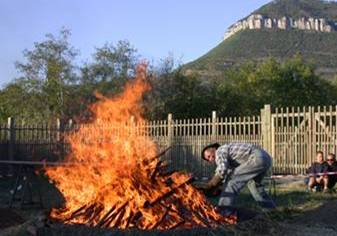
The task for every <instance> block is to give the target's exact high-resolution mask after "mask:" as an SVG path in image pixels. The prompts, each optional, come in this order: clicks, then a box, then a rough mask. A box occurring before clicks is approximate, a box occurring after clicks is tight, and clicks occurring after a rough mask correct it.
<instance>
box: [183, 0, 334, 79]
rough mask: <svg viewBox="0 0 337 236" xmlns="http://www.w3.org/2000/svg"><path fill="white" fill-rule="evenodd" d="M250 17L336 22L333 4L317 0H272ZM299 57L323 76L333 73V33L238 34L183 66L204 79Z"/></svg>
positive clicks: (305, 31)
mask: <svg viewBox="0 0 337 236" xmlns="http://www.w3.org/2000/svg"><path fill="white" fill-rule="evenodd" d="M254 14H263V15H264V16H268V17H270V18H281V17H283V16H289V17H292V18H294V19H297V18H299V17H304V16H305V17H309V16H311V17H318V18H321V17H322V18H325V19H329V20H336V21H337V3H336V2H329V3H327V2H323V1H320V0H278V1H273V2H271V3H269V4H267V5H265V6H263V7H261V8H260V9H258V10H256V11H255V12H254ZM295 54H301V55H302V56H303V58H304V59H305V60H307V61H308V62H311V63H314V64H315V65H316V66H317V72H318V73H319V74H321V75H323V76H325V77H332V75H336V74H337V32H330V33H323V32H317V31H309V30H297V29H290V30H280V29H276V28H273V29H261V30H244V31H240V32H238V33H236V34H234V35H233V36H231V37H230V38H228V39H226V40H225V41H222V42H221V43H220V44H219V45H217V46H216V47H215V48H213V49H211V50H210V51H209V52H208V53H206V54H205V55H203V56H201V57H200V58H198V59H197V60H195V61H193V62H190V63H188V64H186V65H184V67H183V70H184V71H185V72H186V73H197V74H199V75H202V76H203V77H205V78H212V77H218V76H222V73H223V71H224V70H225V69H226V68H227V67H229V66H232V65H234V64H240V63H243V62H246V61H251V60H255V61H261V60H264V59H266V58H270V57H273V58H276V59H278V60H286V59H287V58H290V57H292V56H294V55H295Z"/></svg>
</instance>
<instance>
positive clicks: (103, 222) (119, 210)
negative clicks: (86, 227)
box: [97, 201, 128, 227]
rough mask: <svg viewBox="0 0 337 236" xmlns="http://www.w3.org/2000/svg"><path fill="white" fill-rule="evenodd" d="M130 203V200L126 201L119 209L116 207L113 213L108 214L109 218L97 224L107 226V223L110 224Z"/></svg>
mask: <svg viewBox="0 0 337 236" xmlns="http://www.w3.org/2000/svg"><path fill="white" fill-rule="evenodd" d="M127 204H128V201H126V202H125V203H124V204H123V205H122V206H120V207H119V208H118V209H116V211H115V212H114V211H112V214H111V215H108V216H107V218H106V219H105V220H104V221H102V220H101V222H100V223H99V224H97V227H106V226H107V225H109V224H110V223H111V222H112V221H113V220H114V218H115V217H116V216H117V215H118V214H119V213H120V212H121V211H122V210H123V209H124V208H125V207H126V205H127Z"/></svg>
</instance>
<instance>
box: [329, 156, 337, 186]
mask: <svg viewBox="0 0 337 236" xmlns="http://www.w3.org/2000/svg"><path fill="white" fill-rule="evenodd" d="M326 162H327V163H328V172H331V173H332V172H337V161H336V156H335V154H333V153H329V155H328V157H327V159H326ZM328 178H329V183H328V188H329V189H332V188H333V187H334V186H335V184H336V182H337V174H329V175H328Z"/></svg>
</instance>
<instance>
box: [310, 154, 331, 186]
mask: <svg viewBox="0 0 337 236" xmlns="http://www.w3.org/2000/svg"><path fill="white" fill-rule="evenodd" d="M326 172H328V165H327V163H326V162H324V157H323V152H322V151H318V152H317V153H316V162H314V163H313V164H312V165H311V167H310V168H309V169H308V174H309V184H308V187H309V190H310V191H311V192H314V191H315V188H314V187H315V186H318V187H322V186H323V191H324V192H327V191H328V183H329V179H328V176H327V175H324V173H326Z"/></svg>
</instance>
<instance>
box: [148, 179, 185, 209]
mask: <svg viewBox="0 0 337 236" xmlns="http://www.w3.org/2000/svg"><path fill="white" fill-rule="evenodd" d="M190 181H191V178H189V179H188V180H186V181H184V182H183V183H181V184H179V185H177V186H175V187H173V188H171V190H170V191H168V192H167V193H164V194H163V195H162V196H159V197H157V198H156V199H155V200H153V201H152V202H150V203H149V204H148V206H154V205H155V204H156V203H158V202H160V201H161V200H163V199H165V198H167V197H169V196H171V195H172V194H173V193H174V192H175V191H176V190H177V189H179V188H181V187H183V186H184V185H185V184H187V183H189V182H190Z"/></svg>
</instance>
